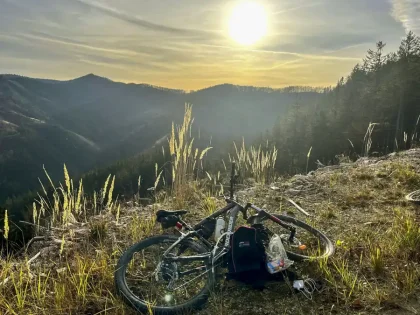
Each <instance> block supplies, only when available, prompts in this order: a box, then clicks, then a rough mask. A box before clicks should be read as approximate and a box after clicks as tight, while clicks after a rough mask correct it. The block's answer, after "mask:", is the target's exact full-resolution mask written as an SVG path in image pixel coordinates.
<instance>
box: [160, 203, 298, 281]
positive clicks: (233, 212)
mask: <svg viewBox="0 0 420 315" xmlns="http://www.w3.org/2000/svg"><path fill="white" fill-rule="evenodd" d="M225 200H226V202H227V203H228V205H227V206H226V207H224V208H222V209H220V210H218V211H216V212H214V213H213V214H211V215H210V216H208V217H206V218H205V219H203V220H202V221H201V222H199V223H198V224H196V225H195V226H194V227H191V226H189V225H188V224H187V223H186V222H184V221H183V220H180V222H181V224H182V226H183V227H184V228H185V229H186V230H187V231H188V232H187V233H184V232H182V231H180V233H181V236H180V237H179V239H178V240H177V241H176V242H175V243H174V244H172V245H171V246H170V247H169V248H168V249H167V250H166V251H165V252H164V253H163V259H164V260H165V261H166V262H168V263H170V262H191V261H203V260H204V261H206V260H207V261H208V263H211V265H212V266H213V265H214V264H215V262H217V261H218V260H219V259H220V258H221V257H223V256H224V255H225V254H226V253H228V251H229V249H230V237H228V236H229V235H231V234H232V233H233V230H234V228H235V225H236V220H237V217H238V214H239V212H242V214H243V216H244V219H245V220H248V217H247V210H248V209H250V208H251V209H253V210H255V211H256V212H257V215H256V217H257V218H260V219H264V218H268V219H271V220H272V221H274V222H276V223H278V224H279V225H281V226H282V227H284V228H286V229H288V230H289V231H290V233H291V234H290V239H291V240H292V241H293V238H294V235H295V232H296V230H295V228H294V227H293V226H291V225H289V224H287V223H284V222H282V221H281V220H280V219H278V218H277V217H275V216H273V215H271V214H269V213H268V212H266V211H265V210H263V209H260V208H258V207H256V206H255V205H253V204H251V203H248V204H247V205H246V206H245V207H243V206H241V205H240V204H239V203H237V202H236V201H234V200H232V199H229V198H225ZM227 212H230V213H229V221H228V226H227V230H226V232H225V234H226V239H225V242H224V245H223V247H222V248H221V249H220V252H219V253H218V255H217V256H214V254H215V249H216V246H217V244H216V245H215V246H214V247H213V246H212V244H211V243H210V242H208V241H207V240H206V239H205V238H204V237H203V236H201V235H200V234H199V233H198V229H199V227H200V226H201V225H202V224H205V223H206V222H207V221H209V220H212V219H215V218H217V217H219V216H221V215H224V214H225V213H227ZM189 237H197V238H198V239H199V240H200V241H201V242H203V243H204V244H205V245H206V246H207V247H208V248H210V247H213V250H210V251H209V252H207V253H205V254H202V255H194V256H185V257H180V256H175V257H173V256H172V257H170V256H168V255H167V254H168V253H169V252H170V251H171V250H172V249H173V248H174V247H175V246H176V245H178V244H179V243H181V242H182V241H183V240H184V239H186V238H189ZM205 268H206V266H202V267H199V268H195V271H201V270H203V269H205ZM195 271H192V272H195ZM192 272H191V271H190V272H188V271H186V272H184V273H180V275H182V274H184V275H186V274H190V273H192Z"/></svg>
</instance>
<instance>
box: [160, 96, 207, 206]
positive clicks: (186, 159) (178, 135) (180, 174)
mask: <svg viewBox="0 0 420 315" xmlns="http://www.w3.org/2000/svg"><path fill="white" fill-rule="evenodd" d="M193 122H194V119H193V118H192V105H190V104H185V112H184V120H183V123H182V125H180V126H175V124H174V123H172V131H171V135H170V137H169V139H168V142H169V152H170V155H171V170H172V194H173V195H174V196H175V197H176V198H178V199H179V198H184V197H185V196H184V195H185V191H186V189H187V187H188V183H189V182H190V181H192V180H194V179H195V177H194V176H195V175H194V174H195V173H196V170H197V169H202V168H203V165H202V160H203V158H204V156H205V155H206V153H207V152H208V151H209V150H210V149H212V147H206V148H204V149H203V150H201V151H200V150H199V149H198V148H195V147H194V138H193V137H192V125H193ZM160 175H161V173H160V174H159V175H158V176H157V180H158V179H160ZM155 186H156V185H155Z"/></svg>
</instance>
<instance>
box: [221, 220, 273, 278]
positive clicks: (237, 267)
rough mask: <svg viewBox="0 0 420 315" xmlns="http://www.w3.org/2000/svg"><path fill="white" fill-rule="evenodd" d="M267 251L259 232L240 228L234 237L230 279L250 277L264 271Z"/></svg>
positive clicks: (229, 267) (230, 260) (245, 227)
mask: <svg viewBox="0 0 420 315" xmlns="http://www.w3.org/2000/svg"><path fill="white" fill-rule="evenodd" d="M265 258H266V255H265V249H264V245H263V244H262V241H261V239H260V237H259V234H258V232H257V230H256V229H255V228H253V227H247V226H240V227H239V228H238V229H237V230H236V231H235V232H234V233H233V235H232V239H231V252H230V259H229V260H228V270H229V274H228V278H235V279H238V278H241V276H244V277H245V278H247V277H248V278H252V277H250V273H254V272H259V271H261V270H263V269H264V263H265Z"/></svg>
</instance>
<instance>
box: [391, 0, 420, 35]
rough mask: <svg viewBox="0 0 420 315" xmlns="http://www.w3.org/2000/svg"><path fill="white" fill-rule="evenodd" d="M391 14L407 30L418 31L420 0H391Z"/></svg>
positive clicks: (419, 28)
mask: <svg viewBox="0 0 420 315" xmlns="http://www.w3.org/2000/svg"><path fill="white" fill-rule="evenodd" d="M391 3H392V16H393V17H394V18H395V19H396V20H397V21H399V22H401V23H402V25H403V26H404V28H405V29H406V30H407V31H413V32H420V0H391Z"/></svg>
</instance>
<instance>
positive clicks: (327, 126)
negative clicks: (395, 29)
mask: <svg viewBox="0 0 420 315" xmlns="http://www.w3.org/2000/svg"><path fill="white" fill-rule="evenodd" d="M385 48H386V45H385V43H383V42H378V43H377V44H376V47H375V48H374V49H372V50H369V51H368V52H367V55H366V58H365V59H364V60H363V61H362V62H361V63H360V64H357V65H356V66H355V67H354V68H353V70H352V72H351V73H350V74H349V75H348V76H347V77H346V78H341V79H340V80H339V81H338V83H337V85H336V86H335V87H334V88H331V89H330V90H328V91H326V92H325V93H324V94H323V96H322V98H321V99H320V101H319V103H318V104H317V105H315V106H313V107H310V108H309V107H307V106H302V104H301V103H299V102H296V103H294V104H293V108H292V110H291V111H289V113H288V115H287V116H283V117H282V118H281V119H280V120H279V121H278V122H277V123H276V126H275V127H274V129H273V138H272V140H273V143H275V144H276V146H277V148H278V149H279V152H280V154H279V159H278V161H277V166H278V169H279V170H281V171H288V172H292V173H294V172H300V171H304V170H305V167H306V164H307V154H308V152H309V150H310V148H312V150H311V152H310V160H309V166H310V167H311V168H312V167H314V166H315V162H316V161H317V160H319V161H320V162H321V163H323V164H329V163H334V162H337V161H338V159H339V158H340V157H339V155H341V154H343V155H345V156H350V157H351V158H356V157H357V156H358V155H367V154H368V151H369V152H370V154H378V153H381V154H382V153H388V152H392V151H395V150H401V149H407V148H410V147H412V146H414V145H416V143H417V142H418V140H419V133H420V126H419V115H420V39H419V37H418V36H416V35H415V34H414V33H412V32H409V33H408V34H407V36H406V38H404V39H403V40H402V42H401V45H400V47H399V49H398V51H397V52H391V53H388V54H385V53H384V49H385ZM369 124H372V125H371V127H370V130H369V131H368V127H369ZM373 124H374V125H373ZM367 131H368V132H367ZM366 133H367V136H366V137H365V135H366ZM369 135H371V136H370V137H369ZM369 138H370V140H371V142H370V140H369Z"/></svg>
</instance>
